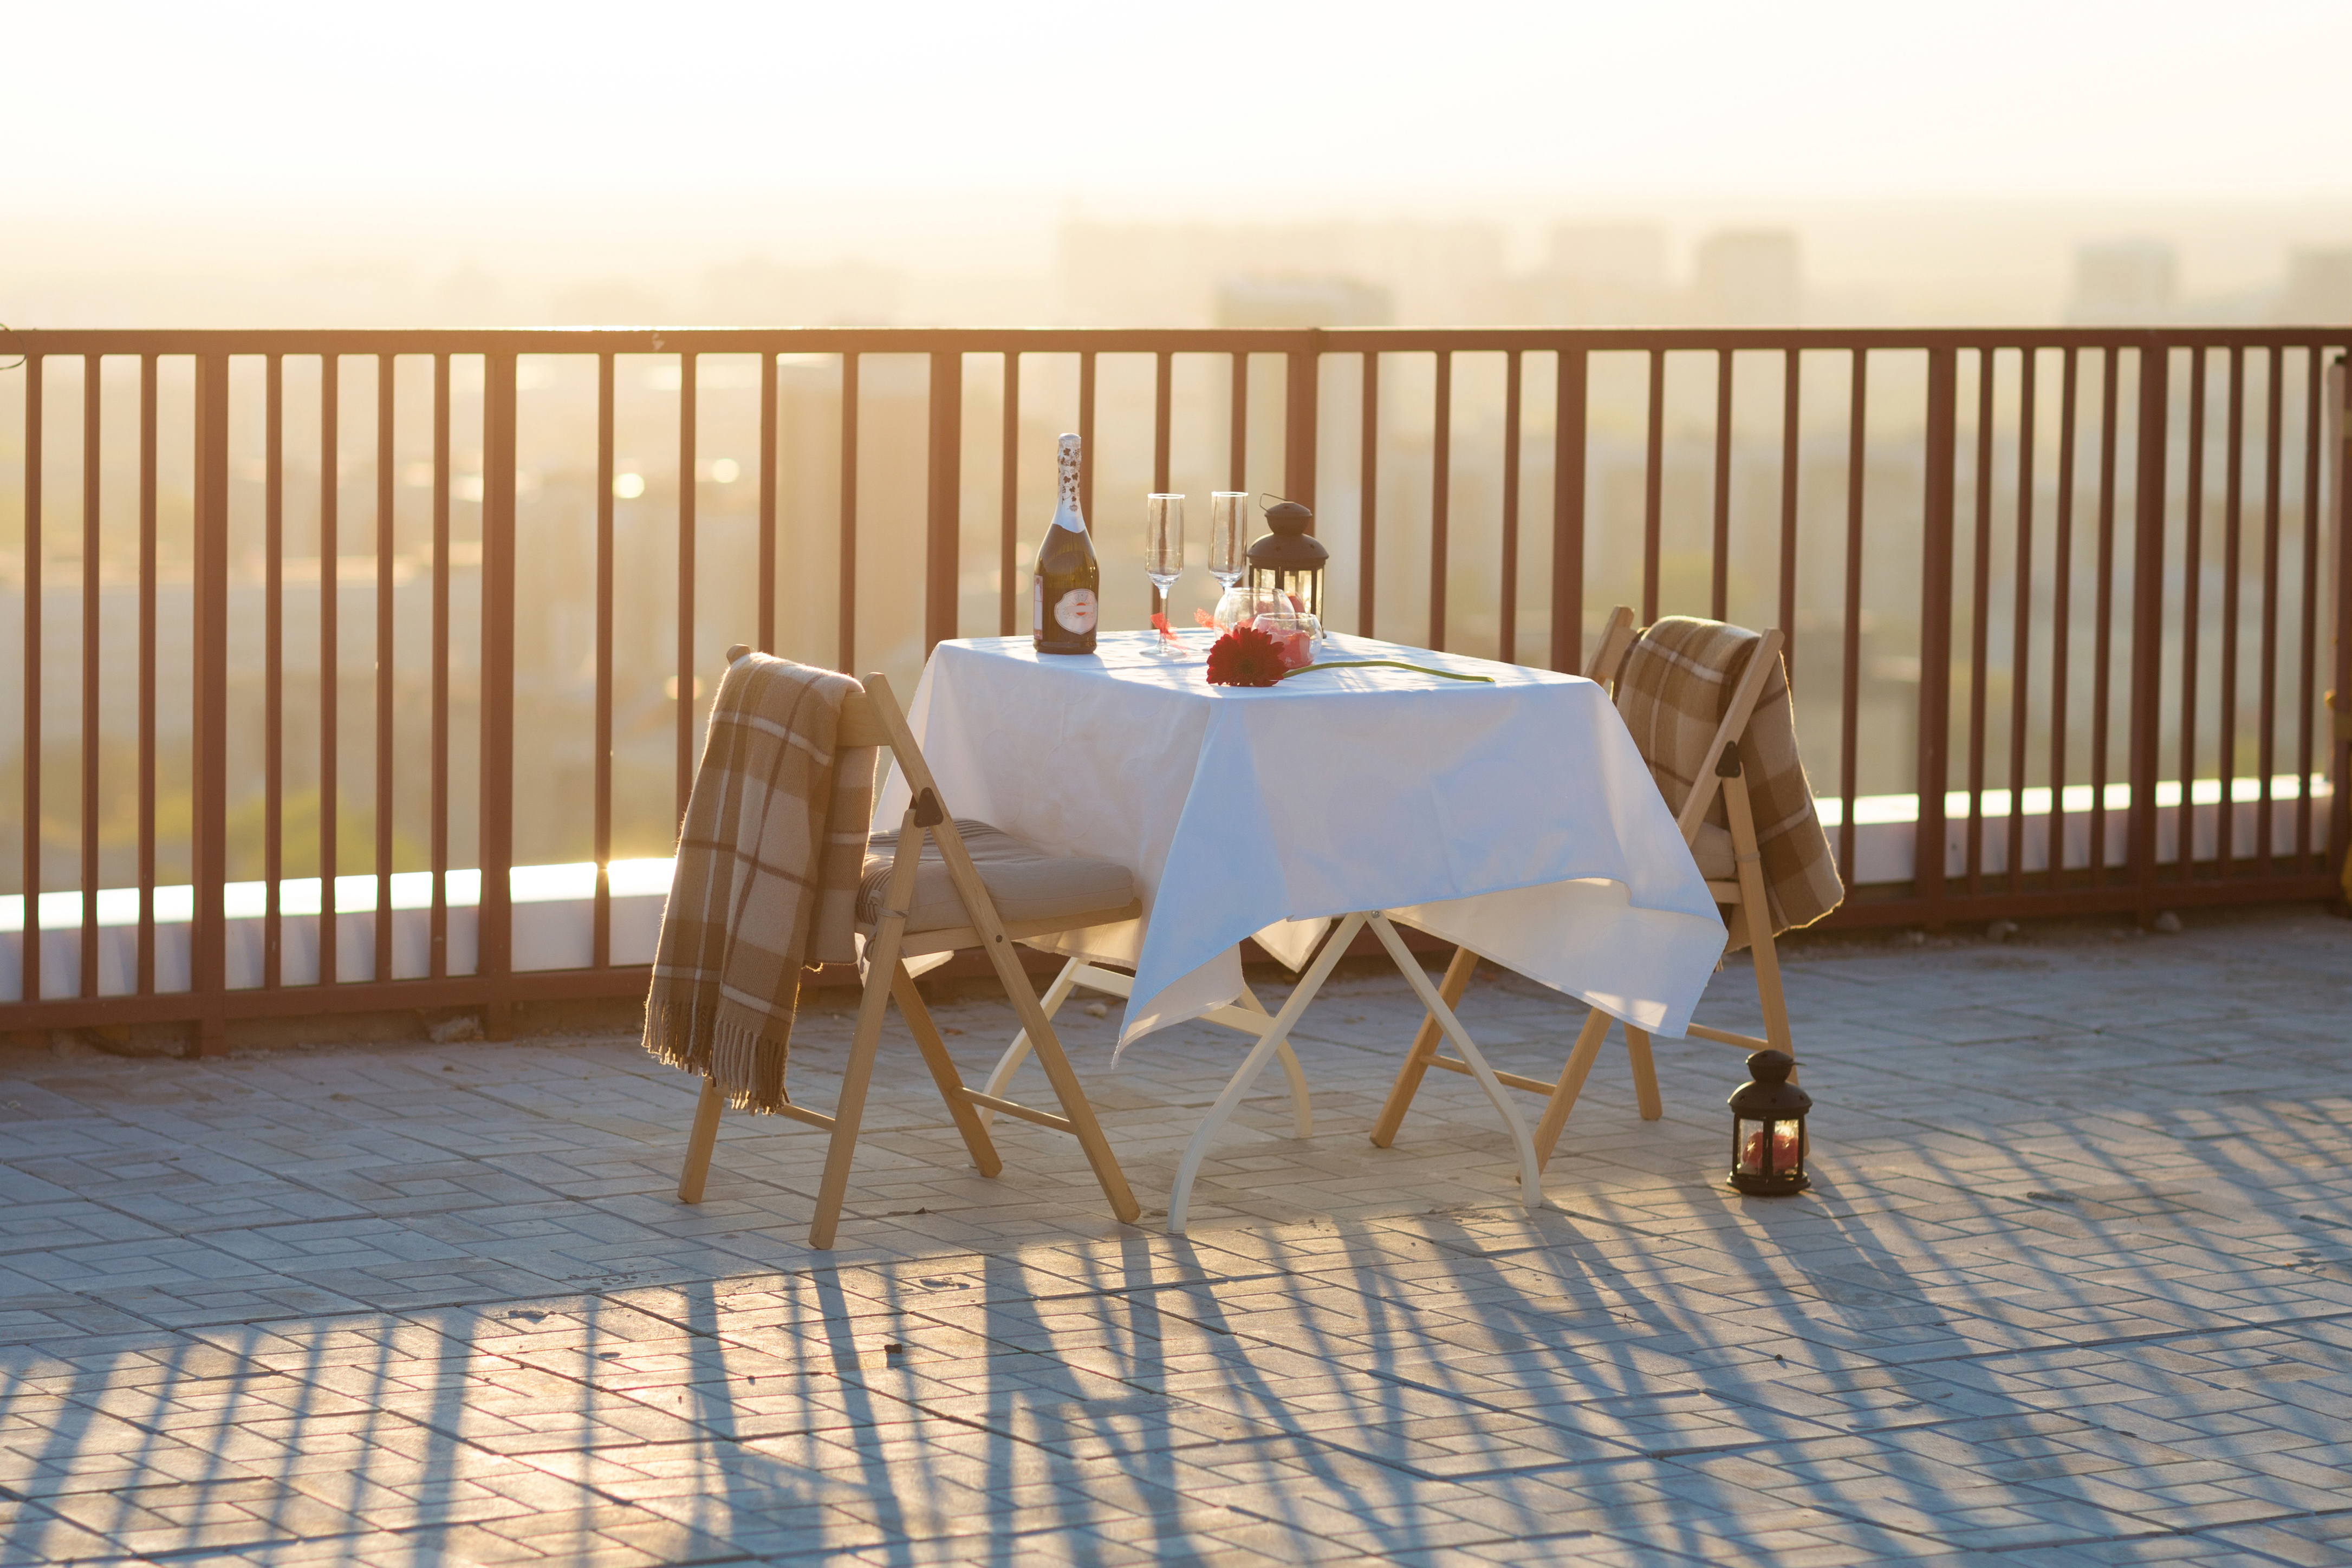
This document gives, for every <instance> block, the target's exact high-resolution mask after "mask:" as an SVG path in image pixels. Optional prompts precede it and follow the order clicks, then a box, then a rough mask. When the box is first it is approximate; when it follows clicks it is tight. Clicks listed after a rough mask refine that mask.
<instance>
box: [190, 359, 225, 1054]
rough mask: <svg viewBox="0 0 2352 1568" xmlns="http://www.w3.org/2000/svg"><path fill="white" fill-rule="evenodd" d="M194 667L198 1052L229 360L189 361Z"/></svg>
mask: <svg viewBox="0 0 2352 1568" xmlns="http://www.w3.org/2000/svg"><path fill="white" fill-rule="evenodd" d="M195 391H196V399H195V402H196V408H195V414H196V429H195V482H196V495H195V518H194V522H195V538H194V545H195V560H194V568H195V580H194V599H195V605H194V608H195V624H194V632H195V650H194V652H195V668H194V671H193V672H192V674H193V675H194V680H193V681H192V682H191V685H192V687H193V695H194V708H195V711H194V721H195V722H194V730H195V736H194V758H192V759H191V760H192V761H193V762H194V768H193V773H194V779H193V782H194V791H193V793H194V799H193V800H192V801H191V806H192V808H193V811H192V815H193V825H194V843H193V844H192V845H191V846H190V848H191V850H192V851H193V853H192V855H191V862H192V863H191V866H190V870H191V871H192V872H193V873H194V874H193V875H192V876H191V877H190V879H189V880H190V881H191V882H193V883H194V884H195V888H194V891H195V910H194V925H192V926H191V928H190V930H189V933H188V936H189V949H188V982H189V988H190V989H191V990H194V992H196V994H197V996H198V997H199V998H201V999H200V1004H199V1005H200V1009H201V1010H200V1011H199V1013H198V1015H197V1021H196V1039H195V1050H194V1052H193V1054H194V1055H197V1056H219V1055H224V1054H226V1051H227V1050H228V1020H227V1013H226V1001H227V998H226V995H225V993H226V990H227V987H228V976H227V970H226V959H227V943H226V935H227V934H226V931H225V930H224V929H223V926H224V916H223V910H222V906H221V892H222V888H223V885H224V884H225V883H226V882H227V880H228V877H227V867H226V863H225V862H226V859H227V852H228V800H227V795H228V356H227V355H226V354H200V355H198V356H197V358H196V389H195Z"/></svg>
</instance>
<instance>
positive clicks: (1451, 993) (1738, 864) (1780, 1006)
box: [1372, 604, 1797, 1164]
mask: <svg viewBox="0 0 2352 1568" xmlns="http://www.w3.org/2000/svg"><path fill="white" fill-rule="evenodd" d="M1782 641H1783V639H1782V637H1781V634H1780V632H1779V631H1777V630H1775V631H1769V632H1765V633H1764V634H1763V639H1762V641H1761V642H1759V643H1758V644H1757V648H1756V652H1755V653H1754V654H1753V655H1752V656H1751V657H1750V658H1749V659H1748V668H1747V669H1746V671H1745V672H1743V673H1742V674H1741V675H1740V678H1739V684H1738V685H1736V686H1734V687H1733V688H1732V692H1731V697H1730V700H1729V701H1728V702H1727V704H1726V705H1725V706H1724V711H1723V719H1722V722H1721V723H1719V724H1717V726H1716V730H1715V735H1714V737H1713V738H1712V739H1711V740H1710V741H1709V742H1708V744H1707V749H1706V762H1705V764H1704V766H1702V767H1701V768H1700V769H1699V775H1698V781H1697V783H1696V784H1695V785H1694V786H1693V787H1692V788H1691V790H1690V793H1689V796H1688V798H1687V799H1685V800H1683V801H1682V802H1681V804H1680V806H1679V808H1678V809H1677V810H1676V811H1675V826H1676V827H1678V828H1680V829H1681V830H1682V835H1683V841H1684V842H1685V843H1686V844H1689V845H1690V846H1691V848H1692V850H1693V852H1695V853H1696V854H1697V855H1698V856H1699V865H1700V870H1701V871H1702V872H1703V873H1706V879H1707V881H1706V887H1707V891H1708V892H1709V893H1710V894H1714V895H1715V901H1716V903H1717V904H1721V905H1723V906H1725V907H1726V908H1727V909H1728V910H1729V911H1730V920H1731V923H1732V924H1731V939H1732V941H1733V943H1734V944H1737V943H1738V941H1739V940H1740V938H1741V937H1742V936H1745V937H1746V938H1747V940H1748V946H1749V947H1750V948H1751V949H1752V950H1753V952H1754V953H1755V956H1756V991H1757V996H1758V999H1759V1001H1760V1002H1761V1004H1762V1008H1763V1013H1764V1036H1765V1038H1763V1039H1761V1040H1759V1039H1758V1038H1757V1037H1755V1036H1754V1035H1748V1034H1734V1033H1733V1032H1731V1031H1730V1030H1720V1029H1710V1028H1708V1027H1706V1025H1704V1024H1696V1023H1695V1024H1691V1025H1689V1026H1688V1028H1689V1032H1690V1033H1692V1034H1695V1035H1696V1036H1697V1037H1698V1038H1699V1039H1701V1040H1716V1041H1718V1042H1720V1043H1722V1044H1724V1045H1736V1046H1738V1047H1740V1048H1741V1049H1743V1050H1747V1051H1760V1050H1763V1049H1764V1048H1766V1047H1768V1046H1769V1047H1770V1048H1771V1049H1773V1050H1776V1051H1787V1052H1788V1053H1789V1054H1790V1056H1794V1055H1796V1053H1797V1048H1796V1044H1795V1042H1794V1041H1793V1040H1790V1035H1789V1009H1788V1004H1787V1002H1786V1001H1785V999H1784V998H1783V997H1782V994H1781V990H1780V955H1779V954H1778V952H1776V951H1775V950H1774V948H1773V946H1772V921H1771V916H1770V915H1769V905H1767V904H1766V903H1765V901H1764V873H1763V866H1762V862H1761V860H1760V859H1759V851H1758V848H1757V841H1756V812H1755V808H1754V805H1753V803H1752V802H1751V801H1750V800H1749V799H1748V789H1747V788H1746V786H1745V785H1742V786H1741V787H1739V788H1737V789H1733V788H1727V784H1728V782H1729V781H1732V780H1737V779H1740V777H1741V774H1740V765H1739V746H1738V740H1739V737H1741V736H1743V735H1745V734H1747V732H1748V717H1749V716H1750V715H1751V714H1753V713H1754V712H1755V711H1756V704H1757V701H1758V699H1759V697H1761V696H1762V695H1763V693H1764V683H1765V681H1766V680H1767V679H1769V677H1770V675H1771V673H1772V671H1773V669H1774V667H1775V666H1776V665H1778V664H1779V663H1780V645H1781V643H1782ZM1633 643H1634V628H1633V610H1632V609H1631V608H1629V607H1628V606H1626V605H1622V604H1621V605H1619V606H1618V607H1617V608H1616V609H1615V610H1614V611H1612V612H1611V613H1610V616H1609V623H1608V625H1607V626H1605V627H1604V628H1602V630H1601V645H1600V646H1599V647H1598V648H1596V649H1595V650H1594V651H1593V654H1592V662H1591V664H1588V665H1586V666H1585V670H1584V674H1585V675H1586V676H1587V678H1589V679H1591V680H1594V681H1598V682H1600V683H1601V685H1603V686H1605V687H1612V688H1613V686H1614V685H1615V683H1616V680H1617V676H1618V674H1619V673H1620V672H1621V671H1622V669H1623V667H1624V664H1625V655H1626V654H1627V653H1629V652H1630V651H1632V649H1633ZM1718 789H1721V790H1722V793H1723V802H1724V814H1725V816H1726V817H1727V819H1728V821H1729V825H1730V830H1731V831H1730V834H1729V844H1728V846H1727V847H1728V849H1729V852H1730V854H1729V862H1728V863H1727V864H1725V863H1710V862H1720V860H1721V851H1722V850H1723V849H1724V848H1725V847H1726V846H1725V845H1724V843H1723V841H1722V839H1721V837H1720V836H1717V837H1715V838H1713V839H1711V840H1709V841H1705V842H1703V841H1702V837H1701V833H1700V829H1701V827H1702V826H1703V825H1704V824H1705V823H1706V814H1707V811H1708V810H1710V809H1711V808H1712V807H1713V806H1714V804H1715V797H1716V792H1717V790H1718ZM1669 803H1670V804H1671V803H1672V802H1669ZM1718 834H1719V831H1718ZM1750 910H1754V911H1757V912H1758V914H1757V916H1756V918H1755V919H1753V920H1750V919H1748V912H1749V911H1750ZM1477 967H1478V955H1477V954H1475V953H1473V952H1472V951H1471V950H1470V949H1469V948H1467V947H1456V948H1455V949H1454V959H1453V961H1452V962H1451V963H1450V964H1448V965H1447V966H1446V968H1445V978H1444V981H1443V982H1442V983H1441V984H1440V985H1439V987H1438V995H1439V996H1441V997H1443V998H1444V999H1445V1004H1446V1005H1447V1006H1448V1007H1454V1006H1458V1005H1459V1004H1460V1002H1461V1000H1462V995H1463V993H1464V992H1465V991H1466V990H1468V989H1469V988H1470V977H1471V975H1472V974H1473V973H1474V972H1475V970H1476V969H1477ZM1609 1024H1610V1017H1609V1015H1608V1014H1607V1013H1605V1012H1602V1011H1601V1009H1599V1008H1594V1009H1592V1011H1591V1014H1590V1015H1589V1016H1588V1017H1587V1018H1586V1019H1585V1020H1584V1028H1583V1029H1582V1030H1580V1031H1579V1032H1578V1034H1577V1037H1576V1045H1575V1048H1574V1049H1573V1050H1571V1051H1570V1052H1569V1056H1568V1065H1567V1066H1566V1067H1564V1068H1562V1069H1561V1070H1560V1074H1559V1079H1558V1080H1557V1081H1556V1082H1550V1083H1546V1082H1543V1081H1542V1080H1540V1079H1536V1078H1528V1077H1525V1076H1522V1075H1521V1074H1518V1073H1515V1072H1503V1071H1496V1074H1495V1076H1496V1078H1497V1079H1499V1080H1501V1081H1502V1082H1505V1083H1507V1084H1509V1085H1510V1086H1511V1087H1513V1088H1515V1089H1524V1090H1527V1091H1528V1092H1530V1093H1535V1094H1541V1095H1543V1096H1545V1104H1544V1113H1543V1119H1542V1120H1541V1121H1540V1122H1538V1124H1537V1125H1536V1134H1535V1145H1536V1159H1537V1161H1538V1164H1546V1163H1549V1161H1550V1159H1551V1151H1552V1146H1553V1145H1555V1144H1557V1143H1559V1134H1560V1129H1561V1128H1562V1127H1564V1126H1566V1125H1567V1124H1568V1113H1570V1111H1572V1110H1574V1109H1575V1107H1576V1097H1577V1095H1578V1094H1579V1093H1580V1092H1582V1090H1583V1088H1584V1080H1585V1077H1586V1075H1587V1074H1589V1073H1590V1072H1591V1071H1592V1063H1593V1061H1594V1059H1595V1058H1597V1057H1598V1056H1599V1055H1600V1053H1601V1040H1602V1038H1603V1037H1604V1036H1606V1035H1607V1034H1608V1032H1609ZM1440 1039H1441V1031H1440V1030H1439V1028H1438V1023H1437V1019H1435V1018H1434V1017H1433V1016H1427V1015H1424V1016H1423V1019H1422V1024H1421V1030H1420V1032H1419V1033H1417V1034H1415V1035H1414V1036H1413V1040H1412V1052H1411V1053H1410V1054H1409V1055H1408V1056H1407V1057H1406V1059H1405V1063H1404V1066H1403V1068H1402V1069H1401V1070H1400V1071H1398V1073H1397V1078H1396V1082H1395V1084H1394V1085H1393V1086H1392V1087H1391V1089H1390V1090H1389V1098H1388V1103H1387V1104H1386V1105H1384V1106H1383V1107H1381V1119H1380V1121H1379V1123H1378V1124H1375V1125H1374V1127H1373V1128H1372V1142H1373V1143H1374V1144H1377V1145H1380V1146H1381V1148H1387V1147H1388V1146H1389V1145H1390V1144H1391V1143H1392V1142H1393V1141H1394V1140H1395V1138H1396V1134H1397V1129H1398V1127H1399V1126H1401V1125H1402V1124H1403V1122H1404V1113H1405V1111H1406V1109H1407V1108H1408V1107H1409V1106H1411V1105H1412V1097H1413V1094H1414V1093H1415V1092H1417V1091H1418V1090H1419V1089H1420V1088H1421V1080H1422V1077H1423V1074H1424V1073H1426V1072H1427V1071H1429V1069H1431V1068H1433V1067H1442V1068H1444V1069H1445V1070H1446V1071H1449V1072H1460V1073H1465V1074H1467V1073H1468V1072H1469V1071H1470V1068H1469V1065H1468V1064H1467V1063H1465V1062H1463V1061H1457V1060H1456V1059H1454V1058H1453V1057H1450V1056H1442V1055H1440V1054H1439V1053H1438V1043H1439V1040H1440ZM1625 1054H1626V1056H1627V1058H1628V1059H1629V1060H1630V1061H1631V1062H1632V1065H1633V1099H1634V1103H1635V1104H1636V1105H1638V1106H1639V1107H1640V1109H1641V1113H1642V1119H1643V1121H1645V1122H1654V1121H1656V1120H1657V1119H1658V1118H1659V1117H1661V1116H1663V1115H1664V1114H1665V1106H1664V1103H1663V1102H1662V1101H1661V1100H1660V1099H1659V1097H1658V1075H1657V1071H1656V1069H1655V1067H1654V1065H1653V1064H1652V1062H1651V1060H1650V1037H1649V1035H1648V1034H1647V1033H1646V1032H1644V1031H1643V1030H1638V1029H1635V1028H1634V1027H1633V1025H1632V1024H1627V1025H1626V1026H1625ZM1791 1082H1794V1075H1793V1074H1792V1075H1791Z"/></svg>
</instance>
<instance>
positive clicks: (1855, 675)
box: [1837, 349, 1870, 886]
mask: <svg viewBox="0 0 2352 1568" xmlns="http://www.w3.org/2000/svg"><path fill="white" fill-rule="evenodd" d="M1851 380H1852V382H1853V385H1852V388H1851V392H1852V397H1853V410H1852V412H1851V413H1850V414H1849V415H1848V423H1847V426H1846V444H1845V603H1844V614H1843V635H1844V640H1845V647H1844V654H1845V658H1844V665H1843V667H1844V681H1843V685H1842V686H1841V688H1840V690H1839V694H1838V705H1839V711H1838V796H1839V799H1840V800H1842V801H1843V807H1844V809H1843V812H1842V813H1841V814H1840V816H1839V818H1838V852H1837V853H1838V872H1839V874H1840V875H1842V876H1843V877H1844V878H1845V880H1846V883H1847V885H1848V886H1851V885H1853V879H1854V863H1853V829H1854V822H1853V802H1854V783H1855V778H1856V759H1855V756H1854V753H1855V751H1856V749H1857V748H1858V747H1859V746H1860V745H1861V738H1862V737H1861V716H1862V704H1861V700H1860V694H1861V681H1862V518H1863V488H1864V479H1865V478H1866V477H1867V475H1868V459H1869V452H1868V448H1867V447H1866V446H1865V445H1864V438H1865V436H1866V434H1867V421H1868V418H1869V413H1870V351H1869V350H1867V349H1856V350H1853V374H1852V377H1851Z"/></svg>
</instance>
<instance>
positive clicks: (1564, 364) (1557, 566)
mask: <svg viewBox="0 0 2352 1568" xmlns="http://www.w3.org/2000/svg"><path fill="white" fill-rule="evenodd" d="M1585 364H1586V360H1585V353H1584V350H1582V349H1562V350H1560V351H1559V387H1558V390H1557V392H1555V394H1554V398H1553V407H1552V427H1551V667H1552V668H1553V669H1555V670H1565V671H1568V672H1570V673H1571V674H1573V673H1575V672H1578V671H1580V670H1582V669H1583V668H1584V419H1585V408H1584V397H1585V384H1586V382H1585Z"/></svg>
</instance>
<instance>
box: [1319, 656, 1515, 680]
mask: <svg viewBox="0 0 2352 1568" xmlns="http://www.w3.org/2000/svg"><path fill="white" fill-rule="evenodd" d="M1375 664H1380V665H1383V666H1385V667H1387V668H1389V669H1391V670H1411V671H1412V673H1413V674H1416V675H1436V676H1438V677H1440V678H1442V679H1444V680H1449V681H1476V682H1478V683H1479V684H1480V685H1489V686H1491V685H1494V684H1495V677H1494V676H1492V675H1457V674H1454V672H1453V671H1451V670H1433V669H1429V668H1427V667H1425V666H1423V665H1421V664H1406V663H1405V662H1404V661H1403V660H1402V659H1329V660H1326V661H1324V662H1323V663H1321V664H1301V665H1300V666H1299V667H1298V668H1297V669H1295V670H1292V671H1290V672H1288V673H1287V674H1285V675H1283V677H1282V678H1283V679H1284V680H1288V679H1290V677H1291V676H1292V675H1304V674H1312V673H1313V672H1315V671H1317V670H1363V669H1370V667H1371V666H1373V665H1375Z"/></svg>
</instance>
